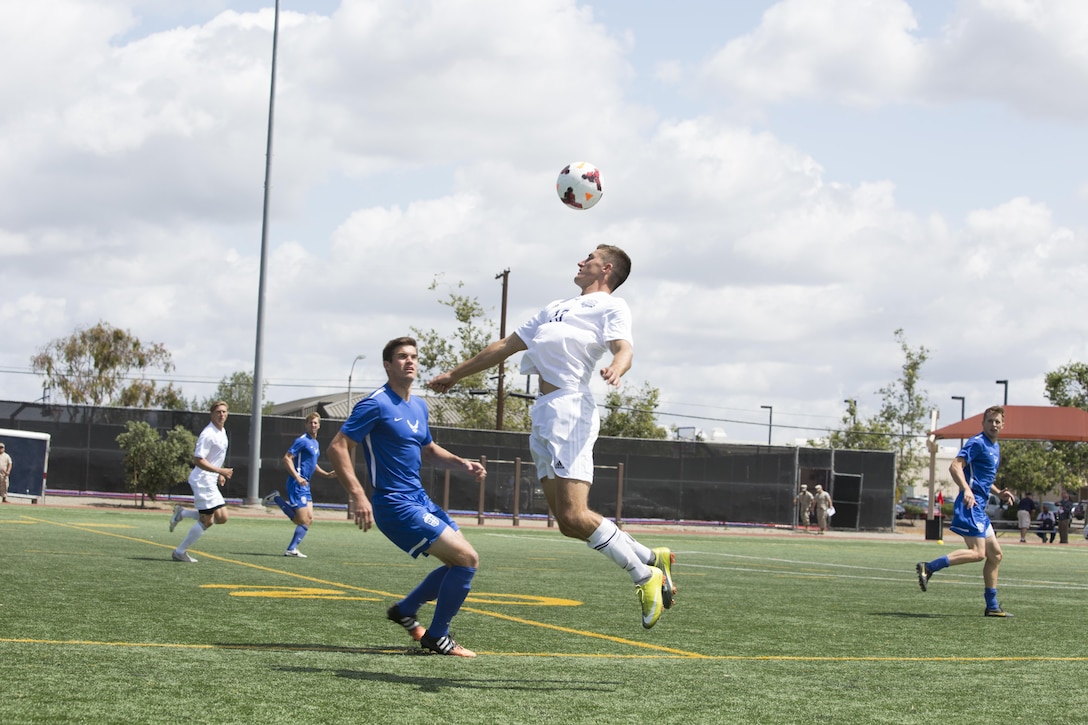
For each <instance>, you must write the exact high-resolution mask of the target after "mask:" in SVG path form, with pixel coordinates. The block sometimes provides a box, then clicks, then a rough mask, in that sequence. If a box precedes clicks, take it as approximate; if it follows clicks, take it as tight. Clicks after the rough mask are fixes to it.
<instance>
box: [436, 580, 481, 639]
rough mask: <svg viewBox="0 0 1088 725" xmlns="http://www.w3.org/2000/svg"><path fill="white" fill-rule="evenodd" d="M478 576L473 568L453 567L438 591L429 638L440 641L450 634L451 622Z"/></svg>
mask: <svg viewBox="0 0 1088 725" xmlns="http://www.w3.org/2000/svg"><path fill="white" fill-rule="evenodd" d="M474 576H476V568H475V567H472V566H451V567H450V569H449V571H447V572H446V576H445V577H443V578H442V586H441V587H439V590H438V601H437V602H435V607H434V619H432V620H431V626H430V627H429V628H428V629H427V634H428V636H431V637H434V638H435V639H438V638H439V637H445V636H446V635H448V634H449V633H450V622H452V621H453V617H454V615H455V614H457V612H458V611H459V610H460V609H461V605H462V604H464V603H465V597H467V596H468V592H469V589H471V588H472V577H474Z"/></svg>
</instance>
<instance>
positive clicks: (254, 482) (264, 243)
mask: <svg viewBox="0 0 1088 725" xmlns="http://www.w3.org/2000/svg"><path fill="white" fill-rule="evenodd" d="M274 17H275V19H274V20H273V23H272V82H271V86H270V88H269V91H268V136H267V139H266V142H265V154H264V208H263V213H262V217H261V271H260V277H259V281H258V283H257V340H256V345H255V348H256V350H255V352H254V354H253V407H252V409H251V410H250V417H249V487H248V490H247V493H246V500H245V502H246V504H247V505H250V506H255V505H256V504H257V500H258V499H257V492H258V490H259V488H260V483H261V407H262V403H263V402H264V401H263V400H262V398H263V395H262V393H263V392H264V370H263V369H262V368H263V365H262V359H263V357H264V296H265V295H264V283H265V275H266V273H267V271H268V197H269V193H268V192H269V179H270V178H271V176H272V119H273V117H274V115H275V110H276V46H277V44H278V43H279V34H280V0H276V9H275V16H274Z"/></svg>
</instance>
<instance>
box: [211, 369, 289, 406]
mask: <svg viewBox="0 0 1088 725" xmlns="http://www.w3.org/2000/svg"><path fill="white" fill-rule="evenodd" d="M217 400H224V401H226V403H227V405H228V406H229V407H230V409H231V410H232V411H234V412H236V413H249V412H251V411H252V409H253V373H247V372H245V371H243V370H239V371H237V372H234V373H231V374H230V375H227V376H226V377H224V378H223V379H222V380H220V381H219V385H218V386H216V388H215V394H214V395H212V396H210V397H207V398H204V399H203V400H202V401H200V402H197V401H195V400H194V401H193V409H194V410H208V409H209V408H211V407H212V403H214V402H215V401H217ZM261 400H263V401H264V402H263V403H262V404H261V412H262V413H267V412H268V411H270V410H272V406H274V405H275V403H273V402H272V401H270V400H268V383H267V382H265V383H264V384H262V385H261Z"/></svg>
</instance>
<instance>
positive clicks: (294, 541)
mask: <svg viewBox="0 0 1088 725" xmlns="http://www.w3.org/2000/svg"><path fill="white" fill-rule="evenodd" d="M309 530H310V528H309V527H308V526H303V525H302V524H299V525H298V526H296V527H295V535H294V536H292V537H291V543H290V544H289V545H288V546H287V550H288V551H290V550H291V549H297V548H298V545H299V544H301V543H302V540H303V539H304V538H305V537H306V533H307V532H308V531H309Z"/></svg>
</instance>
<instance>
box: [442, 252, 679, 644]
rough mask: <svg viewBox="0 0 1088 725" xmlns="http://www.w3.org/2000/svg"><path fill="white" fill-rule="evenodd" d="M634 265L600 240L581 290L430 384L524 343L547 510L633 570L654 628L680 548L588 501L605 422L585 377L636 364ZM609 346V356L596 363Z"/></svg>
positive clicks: (567, 530)
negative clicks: (629, 292)
mask: <svg viewBox="0 0 1088 725" xmlns="http://www.w3.org/2000/svg"><path fill="white" fill-rule="evenodd" d="M630 272H631V259H630V257H628V256H627V253H626V252H624V251H623V250H622V249H620V248H619V247H614V246H611V245H608V244H600V245H598V246H597V248H596V249H594V250H593V251H592V252H590V253H589V255H588V256H587V257H586V258H585V259H583V260H582V261H580V262H578V273H577V274H576V275H575V276H574V283H575V284H576V285H578V287H579V288H580V289H581V290H582V292H581V294H579V295H578V296H576V297H571V298H569V299H564V300H556V301H554V302H552V303H550V304H548V305H547V306H546V307H545V308H544V309H543V310H541V311H540V312H539V313H537V314H536V315H535V316H534V317H533V318H532V319H531V320H529V321H528V322H526V323H525V324H523V325H522V326H521V327H519V328H518V329H517V330H516V331H515V332H514V334H512V335H508V336H507V337H505V338H503V339H502V340H497V341H496V342H493V343H491V344H490V345H488V346H487V347H486V348H484V349H483V350H482V351H480V352H479V353H478V354H477V355H475V356H473V357H471V358H469V359H468V360H466V361H465V362H463V363H461V364H460V365H458V366H457V367H455V368H454V369H453V370H450V371H449V372H446V373H443V374H441V375H439V376H437V377H435V378H434V379H433V380H431V381H430V382H429V383H428V386H429V387H430V388H431V389H432V390H435V391H436V392H439V393H444V392H446V391H447V390H449V389H450V388H451V387H453V386H454V385H455V384H456V383H457V381H458V380H461V379H462V378H464V377H465V376H466V375H472V374H473V373H478V372H481V371H483V370H487V369H488V368H491V367H494V366H495V365H498V364H500V363H501V362H502V361H503V360H505V359H506V358H508V357H510V356H511V355H513V354H514V353H517V352H521V351H525V355H524V357H523V358H522V362H521V372H522V373H523V374H526V375H539V376H540V397H539V398H537V400H536V402H535V403H534V404H533V407H532V409H530V411H529V416H530V418H531V419H532V422H533V430H532V434H531V435H530V437H529V449H530V451H531V452H532V455H533V462H534V463H535V464H536V472H537V477H538V478H539V479H540V483H541V486H542V487H543V489H544V497H545V498H547V500H548V508H550V509H551V511H552V513H553V514H555V520H556V521H557V522H558V523H559V531H560V532H561V533H562V534H563V535H564V536H569V537H571V538H575V539H581V540H582V541H584V542H586V543H587V544H588V545H589V546H590V547H592V548H593V549H594V550H596V551H599V552H601V553H602V554H604V555H605V556H607V557H608V558H609V559H611V560H612V561H613V562H615V563H616V564H618V565H619V566H621V567H623V569H624V570H626V571H627V573H628V574H629V575H630V576H631V581H632V582H634V584H635V593H636V594H637V595H638V599H639V603H640V604H641V606H642V626H643V627H645V628H646V629H649V628H650V627H652V626H654V624H655V623H656V622H657V620H658V618H659V617H660V616H661V612H662V609H668V608H669V607H671V606H672V602H673V595H674V594H675V593H676V586H675V585H674V584H673V581H672V564H673V559H674V556H673V554H672V552H671V551H669V549H667V548H665V547H658V548H656V549H650V548H649V547H647V546H645V545H644V544H641V543H639V542H638V541H636V540H635V539H634V538H632V537H631V535H630V534H628V533H626V532H625V531H620V529H619V527H617V526H616V524H615V523H614V522H613V521H611V520H610V519H606V518H604V517H603V516H601V515H600V514H599V513H597V512H596V511H594V510H592V509H591V508H589V487H590V486H591V485H592V484H593V445H594V443H595V442H596V441H597V435H598V433H599V432H600V426H601V418H600V413H599V412H598V411H597V404H596V402H595V401H594V399H593V393H592V392H591V391H590V388H589V383H590V380H591V379H592V377H593V374H594V372H598V373H599V374H600V376H601V378H602V379H603V380H604V381H605V382H606V383H608V384H609V385H615V386H618V385H619V384H620V378H621V377H623V375H624V373H626V372H627V371H628V370H630V369H631V361H632V359H633V357H634V350H633V347H632V342H631V340H632V336H631V310H630V308H629V307H628V306H627V302H625V301H624V300H622V299H620V298H619V297H615V296H613V294H612V292H613V291H615V289H616V288H617V287H619V286H620V285H621V284H623V283H624V281H625V280H626V279H627V275H628V274H630ZM606 351H607V352H611V353H612V360H611V361H610V362H609V363H608V364H607V365H605V367H603V368H600V369H599V370H598V369H597V367H596V366H597V364H598V363H599V362H600V360H601V357H602V356H603V355H604V354H605V352H606Z"/></svg>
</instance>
